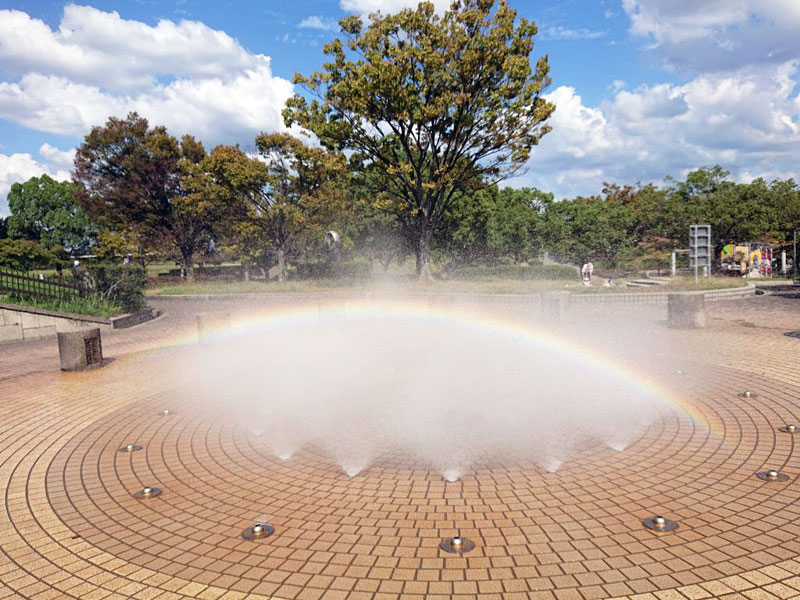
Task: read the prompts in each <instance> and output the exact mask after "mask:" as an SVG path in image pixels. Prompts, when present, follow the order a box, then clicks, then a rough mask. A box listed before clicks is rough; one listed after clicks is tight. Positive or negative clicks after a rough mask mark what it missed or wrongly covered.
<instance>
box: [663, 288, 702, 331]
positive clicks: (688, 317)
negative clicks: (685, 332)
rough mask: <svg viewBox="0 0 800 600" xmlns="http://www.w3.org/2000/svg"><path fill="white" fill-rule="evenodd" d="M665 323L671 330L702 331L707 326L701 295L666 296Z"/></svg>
mask: <svg viewBox="0 0 800 600" xmlns="http://www.w3.org/2000/svg"><path fill="white" fill-rule="evenodd" d="M667 323H668V325H669V326H670V327H672V328H673V329H702V328H703V327H706V325H707V319H706V298H705V296H704V295H703V294H667Z"/></svg>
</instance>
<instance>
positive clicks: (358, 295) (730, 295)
mask: <svg viewBox="0 0 800 600" xmlns="http://www.w3.org/2000/svg"><path fill="white" fill-rule="evenodd" d="M755 293H756V286H755V285H754V284H752V283H750V284H748V285H747V286H745V287H740V288H728V289H722V290H699V291H694V292H672V291H666V290H665V291H663V292H637V293H627V294H626V293H622V294H614V293H597V294H592V293H587V294H571V293H569V292H560V291H558V292H556V291H554V292H542V293H538V294H480V293H459V292H453V293H447V292H398V293H394V294H392V293H381V292H320V293H307V292H298V293H294V292H291V293H278V294H276V293H264V294H182V295H179V294H175V295H165V296H149V297H148V298H150V299H151V300H152V299H155V300H159V301H160V300H166V301H168V302H169V301H180V300H205V301H210V300H235V299H247V300H263V301H264V302H276V301H281V300H313V299H317V298H325V299H337V298H340V299H343V300H354V299H360V300H370V299H373V298H375V299H381V298H416V299H423V300H424V299H436V298H465V299H475V300H477V299H489V298H491V299H493V300H496V301H504V300H509V301H510V300H515V299H529V300H531V301H532V302H533V301H538V300H540V299H541V297H542V296H544V295H547V296H549V295H552V294H566V295H567V296H568V297H569V304H572V305H575V304H595V303H599V304H604V303H627V302H630V303H643V304H651V303H666V302H667V298H668V296H669V294H686V295H690V296H692V295H702V296H704V297H705V299H706V301H709V302H713V301H715V300H734V299H738V298H749V297H750V296H754V295H755Z"/></svg>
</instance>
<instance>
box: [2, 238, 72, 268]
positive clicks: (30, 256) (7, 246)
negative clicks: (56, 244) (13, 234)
mask: <svg viewBox="0 0 800 600" xmlns="http://www.w3.org/2000/svg"><path fill="white" fill-rule="evenodd" d="M57 260H58V258H57V257H56V255H55V253H54V252H52V251H50V250H48V249H47V248H45V247H44V246H42V245H41V244H39V243H37V242H34V241H31V240H15V239H0V269H4V268H5V269H10V270H13V271H21V272H27V271H30V270H31V269H34V268H39V269H48V268H51V267H52V266H54V265H55V263H56V261H57Z"/></svg>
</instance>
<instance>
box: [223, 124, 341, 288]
mask: <svg viewBox="0 0 800 600" xmlns="http://www.w3.org/2000/svg"><path fill="white" fill-rule="evenodd" d="M256 147H257V148H258V151H259V154H261V156H262V158H263V160H258V159H255V158H250V157H248V156H247V155H245V154H244V153H243V152H242V151H241V150H239V149H238V148H233V147H230V146H227V147H225V146H223V147H218V148H215V149H214V151H212V153H211V156H210V160H209V170H210V172H211V173H212V174H213V176H214V177H215V181H216V184H217V190H218V192H219V191H220V190H222V198H223V199H224V200H225V201H226V204H227V205H228V206H229V209H228V210H229V211H230V213H231V214H232V215H233V217H232V218H233V220H234V222H237V223H238V224H237V225H236V226H237V227H238V228H239V229H240V231H245V230H247V233H248V237H250V238H251V239H258V236H256V235H254V232H253V231H252V229H253V228H256V229H257V230H259V231H260V232H261V233H262V234H263V236H264V239H266V240H268V241H269V243H270V245H271V247H272V249H273V250H274V251H275V254H276V256H277V260H278V272H279V274H278V279H279V280H280V281H283V280H285V279H286V277H287V260H288V258H289V257H290V256H293V255H294V254H295V253H296V252H297V251H298V249H299V242H300V241H301V239H302V238H303V237H308V236H315V237H317V238H319V237H320V236H321V232H322V230H323V228H324V227H326V226H329V225H330V224H331V223H332V222H333V221H334V220H335V219H336V218H337V216H338V212H339V211H340V210H341V208H342V206H343V203H344V197H343V188H344V177H345V174H346V166H347V163H346V161H345V158H344V156H343V155H342V154H340V153H330V152H327V151H326V150H325V149H323V148H312V147H310V146H307V145H305V144H304V143H303V142H302V141H300V140H299V139H297V138H295V137H293V136H292V135H290V134H287V133H273V134H266V133H262V134H260V135H259V136H258V137H256Z"/></svg>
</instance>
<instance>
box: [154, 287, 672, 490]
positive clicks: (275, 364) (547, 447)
mask: <svg viewBox="0 0 800 600" xmlns="http://www.w3.org/2000/svg"><path fill="white" fill-rule="evenodd" d="M324 312H325V315H326V318H325V319H324V320H320V319H319V315H318V313H317V311H316V310H315V311H308V314H305V313H301V314H299V315H298V314H294V315H289V316H287V317H286V318H285V319H273V320H270V321H266V322H265V323H263V324H260V325H258V324H257V325H256V326H254V327H251V328H249V329H248V330H247V331H246V333H245V332H239V333H237V334H234V335H228V336H226V337H225V338H221V339H219V340H216V343H214V344H213V345H212V346H210V347H208V348H206V349H205V351H204V352H203V353H201V354H199V356H198V364H194V365H193V368H192V370H193V372H192V375H191V379H196V380H199V385H200V386H202V387H203V388H204V389H208V390H209V393H210V394H211V395H213V396H214V397H218V398H219V400H220V402H221V403H222V404H223V405H224V406H226V407H231V406H235V407H236V411H237V413H238V414H241V415H243V417H242V418H243V420H244V423H243V424H244V425H245V427H246V429H247V431H248V433H249V435H250V438H251V441H252V443H253V444H254V445H256V446H258V445H259V444H261V445H263V446H264V447H265V449H266V450H267V452H268V453H269V454H270V455H272V456H276V457H278V458H279V459H280V460H283V461H285V460H288V459H289V458H290V457H291V456H292V455H293V454H294V453H295V451H296V450H299V449H303V448H309V449H312V448H313V449H315V451H319V452H321V453H322V454H324V455H327V456H328V457H330V458H331V459H332V461H333V462H334V463H335V464H337V465H339V468H340V469H341V471H342V472H343V473H344V474H345V475H346V476H347V477H349V478H353V477H357V476H358V475H359V474H360V473H363V472H364V470H365V469H366V468H368V467H369V466H370V465H372V464H373V463H374V461H376V460H380V457H384V456H387V455H393V456H404V457H406V458H405V459H404V460H407V461H410V463H411V464H414V465H417V466H419V467H424V466H427V467H429V468H431V469H433V470H436V471H438V472H439V473H440V474H441V476H442V478H443V479H444V480H445V481H446V482H448V483H455V482H457V481H459V480H460V479H461V477H463V475H464V474H465V473H468V472H469V471H470V470H471V469H472V468H473V465H475V464H477V463H487V461H488V463H489V464H492V463H493V462H494V463H497V462H498V461H504V462H505V461H509V460H510V461H516V462H520V461H522V462H526V461H527V462H533V463H535V464H537V465H540V466H541V468H542V469H543V470H545V471H547V472H550V473H555V472H556V471H558V470H559V469H560V468H561V467H562V465H563V464H564V462H565V461H568V460H569V458H570V457H571V456H573V455H574V454H576V453H579V452H582V451H584V450H586V449H587V448H590V447H593V446H596V445H601V446H603V445H604V446H605V447H607V448H609V449H612V450H613V451H614V452H624V451H625V449H626V448H628V446H629V445H630V444H631V443H633V442H634V441H635V440H636V439H637V438H638V436H640V435H641V434H642V433H643V432H644V431H645V430H646V429H647V425H648V424H649V423H650V422H652V420H653V419H654V418H657V413H658V410H659V409H658V406H659V402H660V399H659V398H657V397H656V395H655V394H654V393H653V388H652V387H651V386H645V385H643V384H641V383H640V382H639V381H638V379H637V375H636V374H634V373H632V372H631V370H630V369H628V368H627V367H626V366H625V365H624V364H623V363H622V362H621V361H619V360H616V359H613V358H612V356H613V355H612V354H611V352H606V351H603V352H599V351H598V350H597V349H595V348H592V347H589V346H586V345H581V343H580V341H578V340H576V339H570V337H569V336H567V335H565V334H563V333H558V332H554V331H553V330H546V329H542V328H541V327H540V328H539V329H538V330H537V329H530V328H528V327H521V326H519V325H517V324H514V323H513V322H510V321H509V322H507V323H506V322H498V321H492V320H489V319H487V318H485V317H479V316H464V315H457V314H454V313H443V312H436V311H431V310H430V309H429V308H424V309H421V310H417V309H416V308H407V307H397V306H388V307H387V306H375V305H363V306H359V305H355V304H353V303H350V304H349V305H348V306H347V307H346V308H345V309H342V310H339V309H337V308H331V309H326V310H325V311H324ZM266 347H269V348H276V349H280V351H279V352H268V353H265V352H264V348H266ZM204 361H207V362H204ZM307 368H311V369H313V371H314V374H313V377H310V376H309V372H308V370H307ZM263 382H267V385H266V386H264V385H263ZM254 390H255V391H254ZM258 390H261V393H258V392H257V391H258ZM162 414H171V413H168V412H167V411H164V412H163V413H162ZM266 432H269V434H267V433H266Z"/></svg>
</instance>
